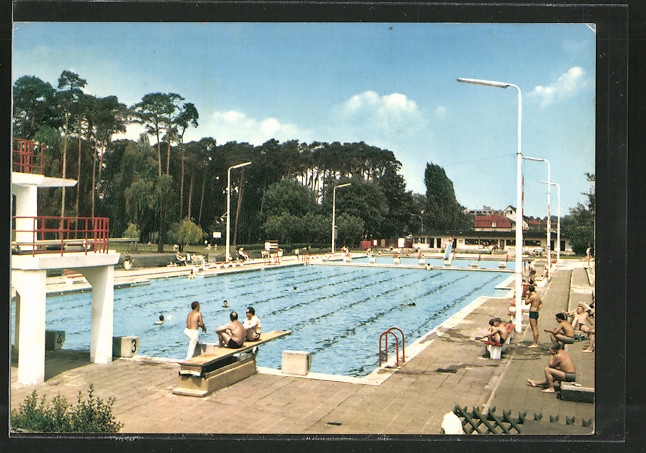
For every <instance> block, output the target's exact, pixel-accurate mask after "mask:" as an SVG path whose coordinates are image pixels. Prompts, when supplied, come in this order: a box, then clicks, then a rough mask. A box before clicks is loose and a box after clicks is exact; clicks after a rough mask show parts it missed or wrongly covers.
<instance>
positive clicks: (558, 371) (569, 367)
mask: <svg viewBox="0 0 646 453" xmlns="http://www.w3.org/2000/svg"><path fill="white" fill-rule="evenodd" d="M550 354H551V355H552V356H551V357H550V361H549V363H548V365H547V366H546V367H545V379H543V380H542V381H534V380H532V379H529V378H527V383H528V384H529V385H531V386H532V387H547V388H545V390H543V392H545V393H554V382H555V381H563V382H574V381H575V379H576V369H575V368H574V361H573V360H572V357H570V354H568V353H567V352H566V351H564V350H563V343H561V342H560V341H553V342H552V343H551V344H550Z"/></svg>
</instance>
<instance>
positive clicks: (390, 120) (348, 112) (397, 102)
mask: <svg viewBox="0 0 646 453" xmlns="http://www.w3.org/2000/svg"><path fill="white" fill-rule="evenodd" d="M332 115H333V119H332V123H333V124H334V127H335V128H337V130H338V129H339V128H341V129H346V130H349V131H354V132H355V133H356V134H358V135H360V136H361V139H369V137H371V136H379V135H402V136H405V135H408V134H410V133H411V132H412V131H415V130H418V129H420V128H421V127H424V126H425V125H426V122H427V120H426V119H425V118H424V116H423V115H422V113H421V112H420V110H419V108H418V107H417V103H416V102H415V101H413V100H411V99H408V98H407V97H406V95H404V94H400V93H392V94H387V95H383V96H380V95H379V94H378V93H376V92H374V91H364V92H363V93H360V94H356V95H354V96H352V97H351V98H350V99H348V100H347V101H345V102H343V103H341V104H339V105H337V106H336V107H335V108H334V109H333V112H332Z"/></svg>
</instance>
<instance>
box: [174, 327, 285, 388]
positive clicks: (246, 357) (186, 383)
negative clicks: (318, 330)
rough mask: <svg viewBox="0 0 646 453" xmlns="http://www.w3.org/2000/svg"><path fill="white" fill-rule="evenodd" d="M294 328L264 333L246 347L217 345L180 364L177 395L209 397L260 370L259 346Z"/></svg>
mask: <svg viewBox="0 0 646 453" xmlns="http://www.w3.org/2000/svg"><path fill="white" fill-rule="evenodd" d="M291 333H292V332H291V331H290V330H273V331H271V332H267V333H263V334H262V335H261V336H260V339H259V340H256V341H245V343H244V345H243V347H241V348H238V349H231V348H225V347H213V348H212V350H211V351H210V352H207V353H205V354H201V355H198V356H195V357H193V358H191V359H189V360H186V361H184V362H181V363H180V370H179V378H178V381H177V387H175V389H174V390H173V393H174V394H175V395H184V396H198V397H203V396H206V395H208V394H210V393H212V392H214V391H215V390H218V389H221V388H223V387H226V386H228V385H231V384H235V383H236V382H238V381H241V380H242V379H244V378H247V377H249V376H251V375H252V374H255V373H256V354H257V353H258V351H257V349H256V348H257V347H258V346H259V345H261V344H264V343H267V342H269V341H271V340H275V339H277V338H280V337H284V336H286V335H289V334H291Z"/></svg>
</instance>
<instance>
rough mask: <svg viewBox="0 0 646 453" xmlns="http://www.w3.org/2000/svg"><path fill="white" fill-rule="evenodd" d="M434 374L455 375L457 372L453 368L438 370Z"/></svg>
mask: <svg viewBox="0 0 646 453" xmlns="http://www.w3.org/2000/svg"><path fill="white" fill-rule="evenodd" d="M435 372H436V373H453V374H455V373H457V372H458V370H454V369H453V368H438V369H437V370H435Z"/></svg>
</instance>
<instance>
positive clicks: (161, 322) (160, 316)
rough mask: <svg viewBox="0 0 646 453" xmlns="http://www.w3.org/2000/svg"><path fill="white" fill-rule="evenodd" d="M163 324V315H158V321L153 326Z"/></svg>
mask: <svg viewBox="0 0 646 453" xmlns="http://www.w3.org/2000/svg"><path fill="white" fill-rule="evenodd" d="M163 323H164V315H159V321H157V322H155V324H163Z"/></svg>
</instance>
